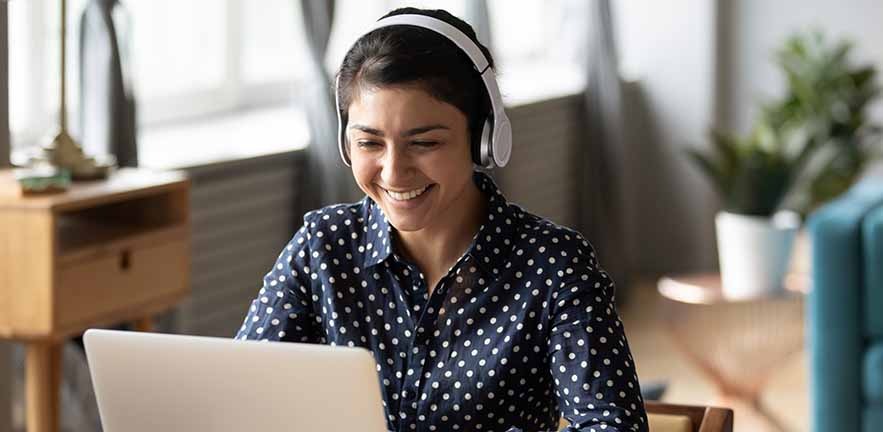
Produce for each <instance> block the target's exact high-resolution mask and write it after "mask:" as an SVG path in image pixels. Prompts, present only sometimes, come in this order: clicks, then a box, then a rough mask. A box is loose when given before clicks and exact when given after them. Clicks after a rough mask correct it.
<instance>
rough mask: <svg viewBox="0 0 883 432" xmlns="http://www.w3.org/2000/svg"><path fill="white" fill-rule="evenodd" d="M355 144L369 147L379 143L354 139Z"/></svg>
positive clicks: (365, 147)
mask: <svg viewBox="0 0 883 432" xmlns="http://www.w3.org/2000/svg"><path fill="white" fill-rule="evenodd" d="M356 145H358V146H359V148H364V149H370V148H374V147H377V146H379V145H380V144H378V143H377V142H376V141H356Z"/></svg>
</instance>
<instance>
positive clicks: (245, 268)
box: [174, 152, 304, 337]
mask: <svg viewBox="0 0 883 432" xmlns="http://www.w3.org/2000/svg"><path fill="white" fill-rule="evenodd" d="M303 156H304V155H303V152H292V153H286V154H278V155H271V156H264V157H260V158H255V159H251V160H246V161H236V162H231V163H223V164H219V165H212V166H202V167H198V168H193V169H190V170H188V171H189V174H190V177H191V180H192V189H191V222H192V233H191V235H192V248H193V249H192V273H191V278H192V285H191V286H192V295H191V296H190V298H188V299H186V300H185V301H183V302H182V303H181V305H180V306H179V307H178V308H177V309H176V311H175V313H174V322H175V326H174V327H175V331H177V332H180V333H185V334H193V335H202V336H224V337H232V336H233V335H234V334H235V333H236V331H237V330H238V329H239V326H240V325H241V323H242V319H243V318H244V317H245V314H246V312H247V310H248V306H249V304H250V303H251V300H252V299H253V298H254V297H255V296H256V295H257V292H258V290H259V289H260V287H261V283H262V278H263V276H264V274H265V273H266V272H267V271H269V270H270V268H271V267H272V266H273V264H274V263H275V261H276V257H277V256H278V254H279V252H280V251H281V250H282V248H283V247H284V246H285V245H286V244H287V242H288V240H290V239H291V237H292V236H293V235H294V233H295V232H296V231H297V229H298V228H299V227H300V224H301V223H302V215H303V209H301V208H300V203H299V200H298V197H299V196H300V187H299V185H300V184H301V182H300V177H299V176H300V174H301V173H302V172H303V169H302V164H303V159H304V158H303Z"/></svg>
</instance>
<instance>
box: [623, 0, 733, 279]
mask: <svg viewBox="0 0 883 432" xmlns="http://www.w3.org/2000/svg"><path fill="white" fill-rule="evenodd" d="M614 5H615V7H616V9H615V11H614V13H615V14H616V23H615V24H616V37H617V39H618V41H617V42H618V46H619V54H620V67H621V69H622V73H623V77H624V79H625V81H626V83H625V90H624V94H623V105H624V107H623V109H624V118H625V122H626V128H625V143H626V146H627V148H626V152H625V161H626V166H628V167H629V168H628V169H626V170H625V172H622V173H621V175H622V177H623V181H624V191H623V193H624V195H625V202H624V207H625V215H624V217H625V220H626V224H625V225H626V227H627V230H626V233H625V235H626V239H625V241H626V242H627V244H628V249H629V250H630V251H631V254H632V257H633V262H632V263H631V265H630V267H631V269H632V272H633V273H634V274H635V275H636V276H644V277H647V276H654V275H657V274H661V273H666V272H679V271H692V270H699V269H710V268H714V267H715V266H716V262H717V255H716V249H715V241H714V223H713V219H714V212H715V211H716V209H717V198H716V197H715V196H714V194H713V193H712V190H711V188H710V187H709V185H708V183H707V182H706V180H705V178H703V177H701V176H700V173H699V172H698V171H697V170H695V169H694V167H693V166H691V165H688V161H687V160H686V158H685V157H684V152H683V150H684V149H685V148H686V147H687V146H706V145H707V142H706V141H707V140H706V131H707V130H708V128H709V126H710V125H711V124H713V123H714V122H715V121H716V120H715V119H716V116H717V114H716V112H717V105H716V104H717V102H718V98H717V94H716V70H717V64H716V59H715V52H716V44H717V21H716V17H717V2H716V1H708V0H681V1H677V2H653V1H624V2H616V3H614ZM673 252H675V253H673Z"/></svg>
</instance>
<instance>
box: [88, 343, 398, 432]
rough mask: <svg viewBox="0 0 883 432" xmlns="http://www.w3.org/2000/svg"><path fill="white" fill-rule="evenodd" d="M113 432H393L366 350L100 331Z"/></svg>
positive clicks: (98, 385) (98, 371)
mask: <svg viewBox="0 0 883 432" xmlns="http://www.w3.org/2000/svg"><path fill="white" fill-rule="evenodd" d="M83 339H84V342H85V345H86V356H87V359H88V362H89V370H90V372H91V375H92V383H93V386H94V388H95V396H96V399H97V401H98V412H99V414H100V416H101V424H102V426H103V430H104V432H142V431H144V432H146V431H151V432H153V431H164V432H179V431H180V432H184V431H186V432H202V431H206V432H208V431H211V432H234V431H235V432H241V431H246V430H253V431H293V432H297V431H353V430H359V431H367V432H385V431H386V420H385V415H384V411H383V405H382V402H381V395H380V382H379V380H378V377H377V370H376V363H375V362H374V357H373V356H372V355H371V353H370V352H369V351H367V350H365V349H362V348H349V347H332V346H326V345H313V344H302V343H283V342H257V341H239V340H233V339H224V338H210V337H199V336H182V335H167V334H155V333H137V332H125V331H115V330H95V329H91V330H88V331H87V332H86V334H85V335H84V337H83Z"/></svg>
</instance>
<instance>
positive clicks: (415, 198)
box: [382, 183, 435, 210]
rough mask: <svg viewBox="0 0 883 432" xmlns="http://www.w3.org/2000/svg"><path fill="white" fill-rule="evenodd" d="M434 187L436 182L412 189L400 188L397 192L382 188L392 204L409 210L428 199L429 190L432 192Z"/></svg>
mask: <svg viewBox="0 0 883 432" xmlns="http://www.w3.org/2000/svg"><path fill="white" fill-rule="evenodd" d="M434 187H435V184H434V183H433V184H430V185H426V186H423V187H419V188H415V189H411V190H400V191H397V192H396V191H391V190H389V189H386V188H382V189H383V192H384V193H385V194H386V196H387V198H389V199H388V200H387V202H389V204H390V205H392V206H393V207H396V208H399V209H402V210H407V209H413V208H416V207H418V206H420V205H421V204H422V203H423V202H424V201H426V196H427V195H429V192H431V191H432V189H433V188H434Z"/></svg>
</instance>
